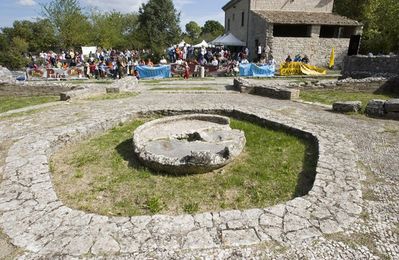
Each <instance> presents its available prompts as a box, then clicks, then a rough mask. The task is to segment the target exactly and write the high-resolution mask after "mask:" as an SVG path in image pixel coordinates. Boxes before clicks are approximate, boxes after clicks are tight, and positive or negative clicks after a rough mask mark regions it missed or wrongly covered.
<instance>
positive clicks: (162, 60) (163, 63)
mask: <svg viewBox="0 0 399 260" xmlns="http://www.w3.org/2000/svg"><path fill="white" fill-rule="evenodd" d="M167 63H168V61H167V60H166V59H165V57H164V56H162V59H161V60H160V61H159V64H161V65H165V64H167Z"/></svg>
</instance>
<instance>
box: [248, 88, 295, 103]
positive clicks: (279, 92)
mask: <svg viewBox="0 0 399 260" xmlns="http://www.w3.org/2000/svg"><path fill="white" fill-rule="evenodd" d="M299 93H300V91H299V89H289V88H285V87H274V86H257V87H255V91H254V94H255V95H259V96H265V97H270V98H276V99H284V100H293V99H298V98H299Z"/></svg>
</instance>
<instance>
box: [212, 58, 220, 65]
mask: <svg viewBox="0 0 399 260" xmlns="http://www.w3.org/2000/svg"><path fill="white" fill-rule="evenodd" d="M211 64H212V66H218V65H219V61H218V60H217V58H216V57H213V59H212V63H211Z"/></svg>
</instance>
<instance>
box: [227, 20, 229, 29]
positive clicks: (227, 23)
mask: <svg viewBox="0 0 399 260" xmlns="http://www.w3.org/2000/svg"><path fill="white" fill-rule="evenodd" d="M227 31H230V19H227Z"/></svg>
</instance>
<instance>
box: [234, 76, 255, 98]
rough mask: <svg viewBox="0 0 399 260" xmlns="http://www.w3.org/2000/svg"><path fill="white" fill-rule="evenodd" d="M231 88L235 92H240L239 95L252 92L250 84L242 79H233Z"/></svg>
mask: <svg viewBox="0 0 399 260" xmlns="http://www.w3.org/2000/svg"><path fill="white" fill-rule="evenodd" d="M233 87H234V89H235V90H237V91H240V92H241V93H247V94H248V93H250V92H252V90H253V87H252V85H251V83H250V82H249V81H248V80H246V79H243V78H235V79H234V83H233Z"/></svg>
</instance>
